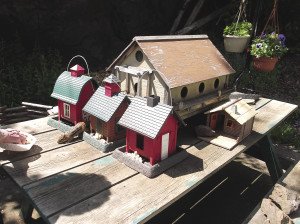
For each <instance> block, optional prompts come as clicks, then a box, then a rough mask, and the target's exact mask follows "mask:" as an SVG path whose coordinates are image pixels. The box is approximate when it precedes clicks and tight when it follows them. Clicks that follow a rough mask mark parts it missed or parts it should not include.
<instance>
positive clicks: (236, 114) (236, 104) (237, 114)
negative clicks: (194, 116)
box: [206, 100, 257, 124]
mask: <svg viewBox="0 0 300 224" xmlns="http://www.w3.org/2000/svg"><path fill="white" fill-rule="evenodd" d="M221 110H224V111H225V112H226V113H227V114H229V115H230V116H231V117H232V118H233V119H234V120H236V121H237V122H238V123H239V124H245V123H246V122H247V121H248V120H249V119H251V118H252V117H254V116H255V115H256V114H257V112H256V111H255V109H254V108H252V107H251V106H249V105H248V104H247V103H246V102H245V101H243V100H239V101H229V102H226V103H224V104H222V105H220V106H218V107H216V108H214V109H212V110H210V111H207V112H206V114H207V113H214V112H217V111H221Z"/></svg>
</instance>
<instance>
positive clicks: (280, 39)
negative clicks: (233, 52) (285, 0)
mask: <svg viewBox="0 0 300 224" xmlns="http://www.w3.org/2000/svg"><path fill="white" fill-rule="evenodd" d="M269 23H270V25H271V28H272V29H274V30H275V31H274V32H272V33H271V34H265V33H264V32H265V29H266V28H267V26H268V25H269ZM285 40H286V38H285V36H284V35H283V34H279V25H278V14H277V0H274V6H273V10H272V12H271V14H270V16H269V18H268V20H267V23H266V25H265V27H264V29H263V32H262V34H261V35H260V36H258V37H255V38H254V39H253V41H252V44H251V49H250V54H251V55H252V56H253V68H254V69H256V70H257V71H260V72H271V71H273V70H274V68H275V66H276V64H277V62H278V60H279V59H280V57H281V56H283V55H284V54H285V53H286V52H287V51H288V48H287V47H286V45H285Z"/></svg>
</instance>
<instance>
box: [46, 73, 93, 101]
mask: <svg viewBox="0 0 300 224" xmlns="http://www.w3.org/2000/svg"><path fill="white" fill-rule="evenodd" d="M91 79H92V77H89V76H85V75H82V76H80V77H73V76H71V72H67V71H64V72H63V73H62V74H61V75H60V76H59V77H58V78H57V80H56V82H55V85H54V89H53V93H52V94H51V97H53V98H56V99H58V100H62V101H65V102H67V103H70V104H73V105H75V104H77V102H78V99H79V97H80V93H81V90H82V88H83V86H84V85H85V84H86V83H87V82H88V81H89V80H91Z"/></svg>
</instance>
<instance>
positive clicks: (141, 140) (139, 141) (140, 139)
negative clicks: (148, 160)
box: [136, 134, 144, 150]
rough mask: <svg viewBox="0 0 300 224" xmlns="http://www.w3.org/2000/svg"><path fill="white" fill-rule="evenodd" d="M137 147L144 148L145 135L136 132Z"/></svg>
mask: <svg viewBox="0 0 300 224" xmlns="http://www.w3.org/2000/svg"><path fill="white" fill-rule="evenodd" d="M136 147H137V148H139V149H142V150H143V149H144V136H143V135H140V134H136Z"/></svg>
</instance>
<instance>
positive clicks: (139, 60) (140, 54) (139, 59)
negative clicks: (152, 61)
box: [135, 51, 144, 62]
mask: <svg viewBox="0 0 300 224" xmlns="http://www.w3.org/2000/svg"><path fill="white" fill-rule="evenodd" d="M143 57H144V56H143V53H142V52H141V51H137V52H136V53H135V59H136V60H137V61H138V62H141V61H143Z"/></svg>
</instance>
